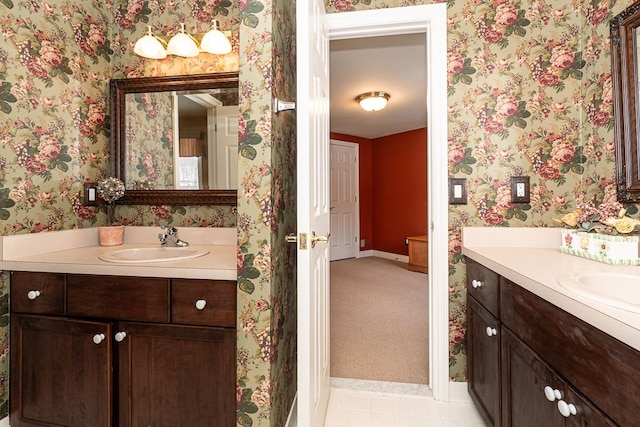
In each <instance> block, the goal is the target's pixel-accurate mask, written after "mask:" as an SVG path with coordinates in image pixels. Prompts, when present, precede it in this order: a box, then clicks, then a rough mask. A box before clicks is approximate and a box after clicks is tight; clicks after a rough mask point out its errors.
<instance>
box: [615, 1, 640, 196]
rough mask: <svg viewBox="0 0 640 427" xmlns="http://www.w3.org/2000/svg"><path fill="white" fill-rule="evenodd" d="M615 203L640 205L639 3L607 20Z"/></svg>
mask: <svg viewBox="0 0 640 427" xmlns="http://www.w3.org/2000/svg"><path fill="white" fill-rule="evenodd" d="M611 45H612V52H611V58H612V75H611V78H612V80H613V111H614V116H615V149H616V183H617V186H618V201H619V202H623V203H636V202H640V176H639V175H638V174H639V171H640V159H639V157H638V151H640V150H639V149H640V140H639V139H638V137H639V134H638V128H639V126H640V124H639V123H640V116H639V115H638V111H639V110H640V107H639V105H638V102H640V96H639V95H640V80H639V79H640V3H637V4H634V5H632V6H630V7H628V8H627V9H625V10H624V11H623V12H621V13H620V14H619V15H617V16H616V17H614V18H613V19H612V20H611Z"/></svg>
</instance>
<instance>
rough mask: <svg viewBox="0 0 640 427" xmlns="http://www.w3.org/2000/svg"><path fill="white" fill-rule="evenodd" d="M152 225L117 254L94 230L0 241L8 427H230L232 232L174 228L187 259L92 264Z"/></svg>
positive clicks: (138, 243)
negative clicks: (6, 287) (7, 326)
mask: <svg viewBox="0 0 640 427" xmlns="http://www.w3.org/2000/svg"><path fill="white" fill-rule="evenodd" d="M159 230H160V229H159V227H131V228H127V229H126V231H125V243H124V245H122V246H119V247H117V248H104V247H100V246H98V244H97V231H96V230H95V229H93V230H92V229H85V230H67V231H61V232H52V233H40V234H38V235H24V236H22V235H21V236H8V237H4V238H2V261H0V267H1V268H2V269H3V270H7V271H10V272H11V276H10V307H11V308H10V310H11V317H10V323H11V350H10V351H11V354H10V356H11V359H10V360H11V368H10V422H11V425H12V426H14V425H15V426H35V425H38V426H42V425H65V426H89V425H91V426H105V427H109V426H148V425H153V426H156V425H172V426H173V425H189V426H208V425H221V426H223V425H235V413H236V403H235V388H236V381H235V377H236V366H235V359H236V355H235V350H236V344H235V343H236V274H237V272H236V256H237V255H236V231H235V229H201V228H196V229H191V230H190V229H188V228H181V229H179V233H180V238H181V239H183V240H185V241H189V242H190V246H189V247H190V248H194V249H197V250H200V251H201V252H203V253H205V252H206V254H205V255H202V256H198V257H195V258H190V259H182V260H173V261H164V262H150V263H143V264H142V263H141V264H137V263H122V264H120V263H117V262H107V261H103V260H101V259H100V256H101V255H104V254H105V253H107V252H109V251H111V252H112V251H113V250H123V249H125V250H128V249H137V248H149V247H155V246H159V243H158V242H157V239H156V237H157V235H158V231H159Z"/></svg>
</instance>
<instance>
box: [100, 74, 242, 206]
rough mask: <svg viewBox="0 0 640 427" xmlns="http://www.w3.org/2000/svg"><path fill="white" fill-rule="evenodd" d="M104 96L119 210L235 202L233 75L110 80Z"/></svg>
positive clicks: (235, 92)
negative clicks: (121, 188)
mask: <svg viewBox="0 0 640 427" xmlns="http://www.w3.org/2000/svg"><path fill="white" fill-rule="evenodd" d="M110 95H111V108H112V110H111V111H112V121H111V132H112V147H111V154H112V174H113V175H114V176H116V177H118V178H120V179H122V180H123V181H124V182H125V188H126V190H127V191H126V193H125V197H124V200H123V202H124V203H130V204H194V205H197V204H229V205H234V204H235V203H236V193H237V192H236V188H237V176H238V166H237V160H238V111H239V110H238V74H237V73H218V74H208V75H194V76H172V77H147V78H137V79H120V80H112V81H111V93H110Z"/></svg>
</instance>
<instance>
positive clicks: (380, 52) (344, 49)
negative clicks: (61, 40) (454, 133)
mask: <svg viewBox="0 0 640 427" xmlns="http://www.w3.org/2000/svg"><path fill="white" fill-rule="evenodd" d="M330 50H331V58H330V64H331V71H330V79H331V117H330V120H331V122H330V128H331V132H337V133H342V134H347V135H352V136H359V137H361V138H368V139H374V138H379V137H382V136H386V135H393V134H396V133H401V132H406V131H410V130H414V129H420V128H424V127H426V125H427V103H426V94H427V71H426V38H425V34H424V33H421V34H407V35H397V36H385V37H367V38H362V39H346V40H333V41H331V44H330ZM371 91H385V92H387V93H389V94H390V95H391V98H390V99H389V103H388V104H387V107H386V108H385V109H383V110H381V111H375V112H367V111H364V110H362V109H361V108H360V106H359V105H358V104H357V103H356V102H355V100H354V99H355V97H356V96H357V95H359V94H361V93H364V92H371Z"/></svg>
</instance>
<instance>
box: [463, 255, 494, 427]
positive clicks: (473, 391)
mask: <svg viewBox="0 0 640 427" xmlns="http://www.w3.org/2000/svg"><path fill="white" fill-rule="evenodd" d="M467 278H468V288H467V289H468V293H467V295H468V298H467V352H468V362H469V368H468V376H469V378H468V387H469V394H470V395H471V396H472V398H473V399H474V401H475V402H476V404H477V405H478V408H479V409H480V411H481V412H482V413H483V415H484V416H485V418H486V419H487V420H488V421H489V423H491V424H492V425H498V424H499V421H500V407H501V402H500V386H501V384H500V335H501V333H500V322H499V320H498V316H499V304H498V291H499V290H498V275H497V274H496V273H494V272H493V271H491V270H489V269H486V268H484V267H483V266H481V265H480V264H478V263H477V262H475V261H473V260H471V259H468V258H467Z"/></svg>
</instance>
